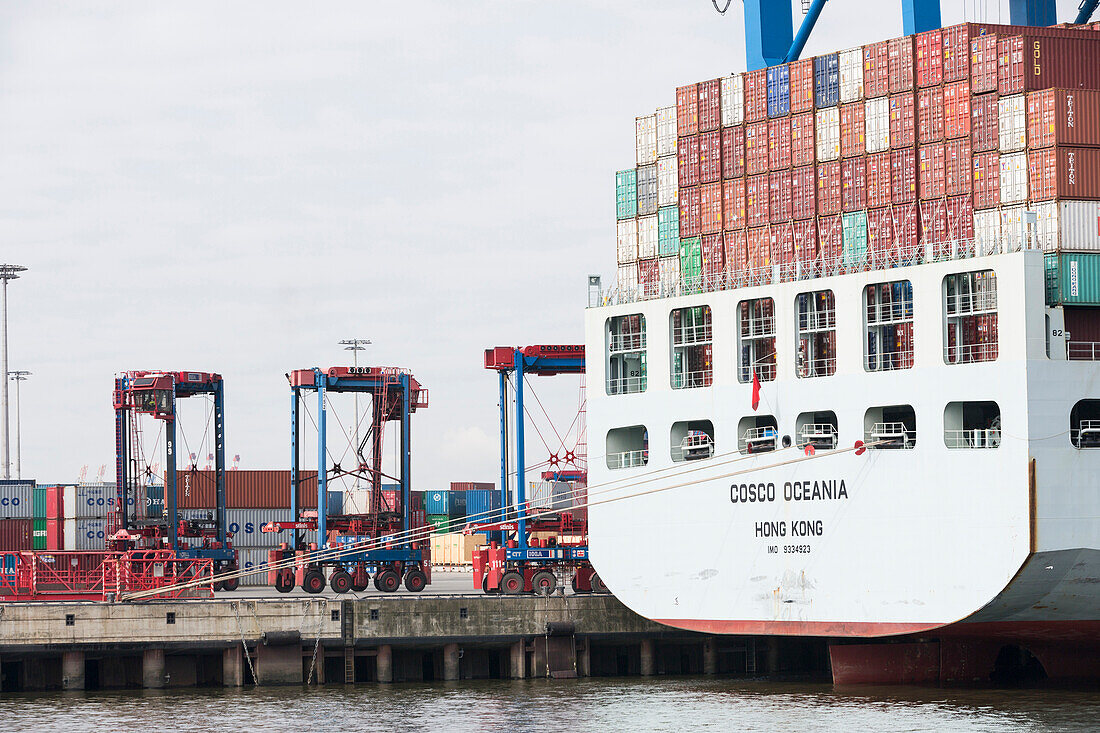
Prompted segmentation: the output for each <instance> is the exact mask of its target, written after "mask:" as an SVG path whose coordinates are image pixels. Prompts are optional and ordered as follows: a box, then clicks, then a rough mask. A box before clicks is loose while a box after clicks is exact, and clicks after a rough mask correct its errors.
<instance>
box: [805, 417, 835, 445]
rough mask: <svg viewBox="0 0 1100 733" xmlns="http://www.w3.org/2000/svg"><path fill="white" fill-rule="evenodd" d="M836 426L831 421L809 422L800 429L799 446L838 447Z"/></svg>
mask: <svg viewBox="0 0 1100 733" xmlns="http://www.w3.org/2000/svg"><path fill="white" fill-rule="evenodd" d="M836 440H837V433H836V426H834V425H832V424H831V423H809V424H807V425H803V426H802V429H801V430H799V431H798V447H799V448H802V447H804V446H807V445H812V446H813V447H815V448H827V449H832V448H836Z"/></svg>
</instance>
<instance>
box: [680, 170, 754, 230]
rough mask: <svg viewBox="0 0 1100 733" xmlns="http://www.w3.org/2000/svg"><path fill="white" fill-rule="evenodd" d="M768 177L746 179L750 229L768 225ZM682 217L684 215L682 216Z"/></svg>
mask: <svg viewBox="0 0 1100 733" xmlns="http://www.w3.org/2000/svg"><path fill="white" fill-rule="evenodd" d="M769 196H770V192H769V191H768V176H767V175H762V176H749V177H748V178H747V179H745V211H746V212H747V216H748V223H749V226H750V227H759V226H764V225H765V224H767V223H768V219H769V214H768V197H769ZM681 216H682V215H681Z"/></svg>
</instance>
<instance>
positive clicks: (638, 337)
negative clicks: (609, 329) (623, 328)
mask: <svg viewBox="0 0 1100 733" xmlns="http://www.w3.org/2000/svg"><path fill="white" fill-rule="evenodd" d="M610 341H611V343H610V344H608V350H609V351H610V352H611V353H612V354H618V353H629V352H631V351H644V350H645V334H644V333H616V334H612V335H611V339H610Z"/></svg>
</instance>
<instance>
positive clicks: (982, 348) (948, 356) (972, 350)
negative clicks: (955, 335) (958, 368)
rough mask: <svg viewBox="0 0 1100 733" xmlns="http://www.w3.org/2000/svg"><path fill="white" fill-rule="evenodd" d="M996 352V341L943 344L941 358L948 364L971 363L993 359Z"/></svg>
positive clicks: (995, 356) (995, 357)
mask: <svg viewBox="0 0 1100 733" xmlns="http://www.w3.org/2000/svg"><path fill="white" fill-rule="evenodd" d="M997 352H998V347H997V342H996V341H991V342H989V343H984V344H960V345H957V346H945V347H944V348H943V360H944V361H945V362H947V363H948V364H973V363H976V362H981V361H995V360H996V359H997Z"/></svg>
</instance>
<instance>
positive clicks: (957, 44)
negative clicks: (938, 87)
mask: <svg viewBox="0 0 1100 733" xmlns="http://www.w3.org/2000/svg"><path fill="white" fill-rule="evenodd" d="M942 31H943V33H942V35H943V80H944V81H958V80H960V79H968V78H969V77H970V31H969V27H968V26H967V24H965V23H963V24H962V25H953V26H950V27H948V28H944V29H942Z"/></svg>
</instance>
